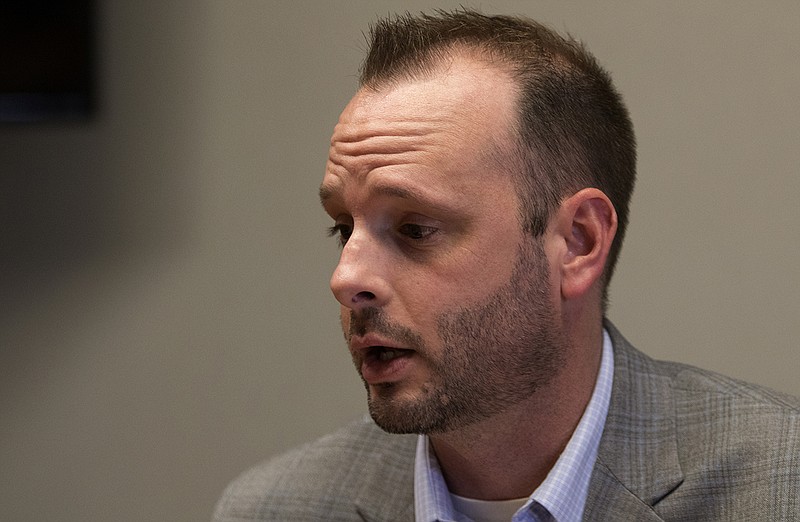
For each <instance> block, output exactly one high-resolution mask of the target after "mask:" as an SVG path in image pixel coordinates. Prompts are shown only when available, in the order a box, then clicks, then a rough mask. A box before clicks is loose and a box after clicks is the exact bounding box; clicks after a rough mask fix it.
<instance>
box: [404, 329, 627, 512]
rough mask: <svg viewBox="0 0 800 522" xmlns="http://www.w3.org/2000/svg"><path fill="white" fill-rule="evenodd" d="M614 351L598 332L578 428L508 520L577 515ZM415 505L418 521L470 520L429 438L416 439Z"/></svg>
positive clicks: (586, 488) (600, 426) (603, 415)
mask: <svg viewBox="0 0 800 522" xmlns="http://www.w3.org/2000/svg"><path fill="white" fill-rule="evenodd" d="M613 379H614V355H613V349H612V347H611V338H610V337H609V336H608V332H606V331H605V330H604V331H603V354H602V357H601V362H600V371H599V372H598V375H597V382H596V384H595V387H594V392H593V393H592V398H591V399H590V400H589V404H588V405H587V406H586V410H585V411H584V412H583V416H582V417H581V420H580V423H578V427H577V428H575V431H574V432H573V434H572V437H571V438H570V440H569V442H568V443H567V447H566V448H564V451H563V452H562V453H561V456H560V457H559V458H558V461H557V462H556V464H555V466H553V469H551V470H550V472H549V473H548V475H547V478H546V479H545V480H544V482H542V483H541V484H540V485H539V487H538V488H536V490H535V491H534V492H533V493H532V494H531V496H530V497H529V498H528V500H527V502H525V505H524V506H522V507H521V508H520V509H519V510H518V511H517V512H516V513H515V514H514V517H513V518H512V519H511V522H573V521H579V520H581V517H582V516H583V508H584V505H585V504H586V495H587V494H588V491H589V479H590V478H591V476H592V469H593V468H594V463H595V460H596V459H597V448H598V446H599V445H600V437H601V435H602V434H603V427H604V426H605V422H606V414H607V413H608V403H609V400H610V399H611V384H612V381H613ZM414 510H415V516H416V520H417V521H419V522H472V521H471V519H469V518H468V517H466V516H464V515H462V514H461V513H458V512H457V511H456V510H455V509H454V508H453V504H452V502H451V500H450V492H449V491H448V489H447V484H446V483H445V481H444V477H443V476H442V471H441V468H439V463H438V462H437V460H436V456H435V455H434V454H433V452H432V451H431V449H430V447H429V444H428V437H427V436H425V435H420V436H419V439H418V440H417V456H416V460H415V463H414Z"/></svg>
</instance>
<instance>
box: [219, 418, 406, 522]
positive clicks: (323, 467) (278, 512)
mask: <svg viewBox="0 0 800 522" xmlns="http://www.w3.org/2000/svg"><path fill="white" fill-rule="evenodd" d="M415 448H416V437H414V436H401V435H389V434H387V433H385V432H383V431H382V430H381V429H380V428H378V427H377V426H376V425H375V424H374V423H373V422H372V421H370V420H368V419H362V420H360V421H357V422H354V423H352V424H350V425H348V426H346V427H344V428H342V429H340V430H338V431H337V432H335V433H332V434H330V435H327V436H325V437H323V438H321V439H319V440H316V441H314V442H311V443H309V444H306V445H304V446H301V447H298V448H295V449H293V450H291V451H289V452H287V453H284V454H282V455H279V456H277V457H275V458H272V459H270V460H268V461H266V462H264V463H262V464H259V465H257V466H256V467H254V468H252V469H250V470H248V471H246V472H245V473H243V474H242V475H241V476H239V477H238V478H237V479H236V480H234V481H233V482H232V483H231V484H230V485H229V486H228V488H227V489H226V490H225V492H224V494H223V495H222V497H221V499H220V500H219V502H218V504H217V507H216V512H215V516H214V520H216V521H235V520H312V519H314V518H317V519H318V518H319V517H320V516H325V517H332V518H334V519H336V520H351V519H353V520H360V518H359V517H358V516H357V512H356V509H355V504H356V501H357V499H358V496H359V494H361V493H362V492H363V491H364V489H365V488H369V489H374V488H380V487H381V484H383V483H386V484H395V487H396V484H398V483H399V484H413V467H414V453H415ZM378 472H380V477H377V478H376V475H377V474H378ZM398 494H399V492H397V491H387V492H385V496H384V498H390V497H392V496H393V495H398ZM408 494H409V495H410V494H411V490H410V489H409V492H408ZM371 496H374V494H373V495H371Z"/></svg>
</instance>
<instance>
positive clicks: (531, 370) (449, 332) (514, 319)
mask: <svg viewBox="0 0 800 522" xmlns="http://www.w3.org/2000/svg"><path fill="white" fill-rule="evenodd" d="M350 326H351V330H352V329H354V328H356V329H361V330H363V329H365V328H368V329H369V330H371V331H377V332H381V333H384V334H386V335H390V336H392V338H394V339H398V338H399V340H402V341H403V342H404V343H405V345H406V346H409V347H412V348H413V349H414V350H415V352H416V353H415V357H420V358H421V359H423V361H424V362H425V363H426V364H427V365H428V368H429V370H430V374H431V375H432V376H433V377H432V379H431V381H430V382H428V383H426V384H425V385H423V386H422V387H421V389H418V390H416V396H415V397H414V398H409V397H408V396H407V395H406V394H403V393H402V392H400V391H399V390H398V389H397V388H398V387H397V386H396V385H393V384H391V383H389V384H384V385H381V386H377V387H375V388H374V389H371V388H370V387H369V386H368V385H366V383H365V385H366V388H367V394H368V404H369V411H370V414H371V416H372V418H373V420H374V421H375V423H376V424H377V425H378V426H380V427H381V428H382V429H383V430H385V431H387V432H389V433H424V434H437V433H445V432H449V431H453V430H457V429H459V428H463V427H466V426H468V425H470V424H473V423H475V422H478V421H481V420H485V419H487V418H490V417H492V416H493V415H497V414H499V413H502V412H503V411H505V410H506V409H508V408H510V407H511V406H514V405H517V404H519V403H520V402H522V401H523V400H526V399H528V398H529V397H531V396H532V395H534V394H535V393H536V392H537V390H539V389H540V388H542V387H543V386H545V385H547V384H548V383H549V382H550V381H551V380H552V379H553V377H555V376H556V375H557V374H558V373H559V372H560V370H561V369H562V368H563V366H564V357H565V340H564V336H563V334H562V331H561V328H560V323H559V321H558V320H557V316H556V313H555V312H554V310H553V308H552V305H551V303H550V298H549V272H548V268H547V263H546V257H545V253H544V249H543V247H542V245H541V241H540V240H538V239H526V240H525V242H524V244H523V246H522V247H521V248H520V251H519V256H518V259H517V262H516V263H515V266H514V270H513V272H512V275H511V278H510V279H509V281H508V282H507V283H506V284H505V285H503V286H502V287H501V288H500V289H498V290H497V291H496V292H495V293H494V294H492V295H491V296H489V297H488V298H487V299H486V300H485V301H483V302H481V303H478V304H475V305H473V306H468V307H464V308H461V309H458V310H455V311H451V312H447V313H444V314H442V315H441V316H440V317H439V318H438V320H437V329H438V334H439V340H440V342H441V346H442V347H443V348H442V351H441V352H440V353H438V354H435V353H433V352H432V351H431V350H430V349H427V347H426V346H425V345H424V343H423V340H422V338H421V336H419V335H418V334H416V333H415V332H413V331H412V330H410V329H408V328H405V327H403V326H398V325H392V324H390V323H388V321H387V320H386V319H385V317H384V316H383V315H382V312H381V310H379V309H370V311H369V312H367V313H366V319H365V315H364V314H363V312H362V314H360V315H359V316H358V317H357V316H356V315H355V314H352V316H351V325H350Z"/></svg>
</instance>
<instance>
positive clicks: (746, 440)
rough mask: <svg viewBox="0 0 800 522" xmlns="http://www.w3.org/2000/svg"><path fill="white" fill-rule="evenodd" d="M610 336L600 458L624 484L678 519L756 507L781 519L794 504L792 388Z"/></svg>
mask: <svg viewBox="0 0 800 522" xmlns="http://www.w3.org/2000/svg"><path fill="white" fill-rule="evenodd" d="M612 338H615V339H614V349H615V366H616V367H615V375H614V378H615V382H614V386H615V392H612V406H611V408H610V409H609V421H608V423H607V425H606V430H607V432H609V437H608V438H607V439H608V440H607V446H606V450H607V451H606V456H607V460H606V463H608V464H609V465H610V467H613V471H614V473H616V474H617V476H619V477H622V478H623V482H625V483H626V484H627V487H628V488H629V489H631V490H632V491H637V493H638V492H642V493H641V494H640V498H643V499H646V500H647V503H648V504H650V505H654V504H657V505H658V507H657V508H656V509H657V511H658V512H660V513H672V514H673V515H675V517H676V518H678V519H680V518H681V516H686V517H690V518H691V517H697V516H699V514H702V516H701V517H700V518H704V519H706V520H718V519H725V518H726V516H727V515H726V514H732V513H739V514H752V515H753V516H756V514H758V513H760V514H761V516H766V518H767V519H773V520H783V519H785V518H783V517H784V515H787V514H788V513H792V512H794V511H796V510H798V509H800V501H798V498H797V491H799V490H800V466H798V455H800V400H799V399H798V398H796V397H793V396H790V395H787V394H783V393H780V392H776V391H774V390H770V389H768V388H765V387H763V386H758V385H755V384H750V383H747V382H743V381H740V380H738V379H734V378H731V377H727V376H724V375H720V374H718V373H715V372H711V371H707V370H702V369H699V368H695V367H692V366H688V365H685V364H679V363H673V362H665V361H656V360H654V359H651V358H649V357H647V356H646V355H644V354H642V353H641V352H638V351H637V350H636V349H634V348H633V347H632V346H631V345H630V344H628V343H627V341H626V340H625V339H624V338H623V337H622V336H621V335H620V334H619V332H614V333H613V334H612ZM632 485H633V486H632ZM745 518H746V517H745Z"/></svg>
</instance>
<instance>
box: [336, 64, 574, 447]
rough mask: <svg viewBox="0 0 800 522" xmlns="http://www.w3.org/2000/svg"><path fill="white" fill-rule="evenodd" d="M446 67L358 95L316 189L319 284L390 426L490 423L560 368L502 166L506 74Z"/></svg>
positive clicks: (539, 261)
mask: <svg viewBox="0 0 800 522" xmlns="http://www.w3.org/2000/svg"><path fill="white" fill-rule="evenodd" d="M443 71H445V72H443V73H442V74H437V75H435V76H434V77H433V78H432V79H430V80H425V81H414V82H408V83H401V84H399V85H396V86H392V87H391V88H387V89H386V90H381V91H378V92H372V91H363V90H362V91H361V92H359V93H358V94H357V95H356V96H355V97H354V98H353V100H352V101H351V102H350V104H349V105H348V106H347V108H346V109H345V111H344V112H343V113H342V115H341V117H340V120H339V124H338V125H337V126H336V129H335V131H334V134H333V137H332V139H331V149H330V157H329V160H328V164H327V168H326V173H325V177H324V179H323V182H322V187H321V191H320V193H321V196H322V200H323V206H324V207H325V210H326V211H327V212H328V214H329V215H330V216H331V218H333V220H334V221H335V225H334V228H333V231H334V233H337V234H338V235H339V236H340V238H341V241H342V253H341V258H340V260H339V264H338V266H337V268H336V270H335V271H334V273H333V276H332V278H331V288H332V290H333V293H334V295H335V296H336V298H337V300H338V301H339V302H340V303H341V305H342V308H341V320H342V328H343V330H344V334H345V339H346V340H347V342H348V345H349V348H350V352H351V354H352V357H353V361H354V363H355V365H356V368H357V369H358V371H359V373H360V374H361V377H362V379H363V380H364V382H365V385H366V387H367V391H368V395H369V405H370V412H371V413H372V416H373V418H374V419H375V421H376V422H377V423H378V425H380V426H381V427H383V428H384V429H385V430H387V431H391V432H418V433H436V432H444V431H449V430H453V429H457V428H459V427H462V426H465V425H468V424H470V423H473V422H476V421H478V420H482V419H485V418H488V417H490V416H492V415H494V414H496V413H499V412H501V411H503V410H504V409H505V408H507V407H508V406H510V405H513V404H515V403H518V402H520V401H522V400H524V399H526V398H528V397H530V396H531V395H532V394H533V393H534V392H535V391H536V390H537V389H538V388H539V387H541V386H542V385H543V384H546V383H547V382H548V380H549V379H550V378H551V377H552V376H553V375H555V374H556V373H557V372H558V371H559V369H560V367H561V366H562V357H563V349H562V335H561V333H560V329H559V321H558V318H557V317H558V316H557V313H556V312H555V311H554V307H553V304H554V303H555V302H556V300H557V296H558V292H557V291H555V290H554V289H553V288H551V285H550V283H549V280H550V279H549V277H548V276H549V271H550V268H549V266H548V263H547V259H546V256H545V253H544V248H543V243H542V241H540V240H535V239H533V238H530V237H526V236H525V235H524V233H523V230H522V226H521V223H520V219H519V211H518V199H517V194H516V192H515V190H514V185H513V173H512V172H509V167H508V165H511V164H512V163H511V162H507V161H503V160H502V157H503V156H504V155H506V154H508V152H509V150H506V149H504V147H510V145H504V144H511V143H513V138H512V131H511V129H512V128H513V127H512V125H513V122H514V119H515V115H514V99H515V94H514V89H513V84H512V83H511V81H510V80H509V79H507V78H506V77H505V76H504V75H502V74H500V73H499V72H498V71H497V70H496V69H490V68H489V67H487V66H486V65H482V64H481V63H480V62H475V61H468V60H466V59H457V60H455V61H454V62H453V63H452V64H450V65H449V66H448V67H447V68H446V69H443Z"/></svg>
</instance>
